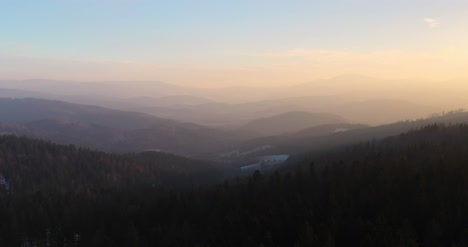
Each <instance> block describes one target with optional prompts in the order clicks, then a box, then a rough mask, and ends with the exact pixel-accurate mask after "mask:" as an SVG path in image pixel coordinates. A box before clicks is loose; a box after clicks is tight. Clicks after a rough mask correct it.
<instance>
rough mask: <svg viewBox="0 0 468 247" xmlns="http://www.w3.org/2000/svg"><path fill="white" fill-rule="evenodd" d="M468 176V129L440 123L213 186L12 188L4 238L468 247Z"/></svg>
mask: <svg viewBox="0 0 468 247" xmlns="http://www.w3.org/2000/svg"><path fill="white" fill-rule="evenodd" d="M7 139H8V138H7ZM13 140H14V142H12V143H21V142H18V141H19V140H18V139H13ZM15 148H17V149H18V150H21V149H22V148H24V147H21V145H18V146H16V147H15ZM63 149H64V150H70V151H72V150H73V149H68V148H63ZM26 150H28V149H26ZM19 153H23V154H24V153H26V152H19ZM89 154H91V153H89ZM96 155H97V154H96ZM3 157H5V156H3ZM56 157H60V156H59V155H56ZM18 158H21V157H20V156H19V157H18ZM23 158H24V157H23ZM65 160H66V159H65ZM467 181H468V126H467V125H457V126H450V127H444V126H439V125H431V126H427V127H425V128H422V129H420V130H417V131H411V132H409V133H406V134H402V135H399V136H395V137H391V138H387V139H384V140H382V141H373V142H367V143H362V144H358V145H354V146H351V147H348V148H346V149H344V150H338V151H334V152H331V153H327V154H322V155H320V156H314V158H313V159H310V160H304V161H302V162H301V163H298V164H296V165H295V166H294V169H292V170H289V171H288V170H287V169H286V170H285V171H283V172H275V173H273V174H260V173H259V172H255V173H254V174H253V175H252V176H251V177H250V178H248V179H246V180H239V181H236V182H231V183H227V182H226V183H224V184H222V185H218V186H213V187H209V188H199V189H193V190H164V189H158V190H155V189H146V190H144V189H139V190H134V189H131V188H122V187H117V188H113V189H99V190H86V191H74V192H73V193H62V192H60V191H52V192H42V191H37V192H35V193H10V194H5V193H3V194H2V193H0V219H1V221H0V222H1V224H0V245H1V246H21V245H22V246H25V245H29V246H33V245H35V246H369V247H370V246H383V247H386V246H388V247H391V246H414V247H417V246H421V247H423V246H424V247H426V246H427V247H430V246H451V247H458V246H459V247H464V246H467V244H468V241H467V240H468V224H467V222H468V210H467V208H468V193H467V191H468V183H467Z"/></svg>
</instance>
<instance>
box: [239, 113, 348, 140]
mask: <svg viewBox="0 0 468 247" xmlns="http://www.w3.org/2000/svg"><path fill="white" fill-rule="evenodd" d="M344 122H346V120H345V119H343V118H342V117H340V116H338V115H334V114H329V113H310V112H302V111H294V112H286V113H282V114H279V115H275V116H272V117H268V118H260V119H256V120H253V121H250V122H249V123H247V124H245V125H243V126H242V127H241V128H240V129H239V131H244V132H247V133H249V132H251V133H257V134H258V135H262V136H271V135H279V134H285V133H291V132H296V131H299V130H302V129H306V128H311V127H314V126H318V125H324V124H336V123H344Z"/></svg>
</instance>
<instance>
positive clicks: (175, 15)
mask: <svg viewBox="0 0 468 247" xmlns="http://www.w3.org/2000/svg"><path fill="white" fill-rule="evenodd" d="M0 30H1V32H0V79H29V78H46V79H71V80H87V81H90V80H159V81H165V82H170V83H178V84H186V85H192V86H197V85H201V86H210V85H217V86H220V85H261V86H267V85H286V84H297V83H303V82H307V81H311V80H314V79H317V78H327V77H333V76H337V75H341V74H349V73H353V74H362V75H368V76H374V77H381V78H386V79H389V78H390V79H395V78H431V79H448V78H468V69H467V67H468V0H323V1H319V0H307V1H306V0H304V1H295V0H287V1H286V0H283V1H274V0H230V1H220V0H192V1H177V0H171V1H158V0H56V1H51V0H30V1H28V0H0Z"/></svg>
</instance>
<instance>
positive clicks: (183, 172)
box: [0, 136, 219, 193]
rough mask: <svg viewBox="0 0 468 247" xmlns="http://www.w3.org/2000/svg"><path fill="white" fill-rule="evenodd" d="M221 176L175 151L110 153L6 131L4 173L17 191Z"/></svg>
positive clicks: (0, 162) (178, 182) (1, 148)
mask: <svg viewBox="0 0 468 247" xmlns="http://www.w3.org/2000/svg"><path fill="white" fill-rule="evenodd" d="M218 175H219V174H218V173H217V170H216V169H215V168H214V166H212V165H211V164H208V163H204V162H201V161H195V160H191V159H187V158H183V157H179V156H175V155H171V154H165V153H156V152H145V153H140V154H126V155H117V154H107V153H103V152H98V151H93V150H89V149H83V148H77V147H75V146H64V145H58V144H53V143H50V142H45V141H41V140H34V139H29V138H24V137H16V136H0V176H1V178H3V180H4V184H6V185H8V187H9V189H8V190H12V191H15V193H18V192H26V191H38V190H51V189H54V190H58V191H67V190H77V189H94V188H109V187H112V188H122V187H126V188H128V187H160V186H188V185H192V184H200V183H205V182H208V181H211V182H213V181H215V178H217V176H218ZM5 187H6V186H3V189H5ZM1 189H2V185H0V190H1Z"/></svg>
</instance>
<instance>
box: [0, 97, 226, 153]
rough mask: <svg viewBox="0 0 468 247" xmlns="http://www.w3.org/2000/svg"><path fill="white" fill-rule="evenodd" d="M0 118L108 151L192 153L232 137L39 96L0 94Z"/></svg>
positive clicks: (50, 137) (30, 131) (29, 130)
mask: <svg viewBox="0 0 468 247" xmlns="http://www.w3.org/2000/svg"><path fill="white" fill-rule="evenodd" d="M0 123H4V124H7V125H9V126H4V129H13V130H14V131H16V132H17V133H18V134H20V135H21V133H28V134H30V135H32V136H33V137H38V138H44V139H48V140H52V141H56V142H59V143H63V144H76V145H84V146H89V147H92V148H98V149H100V150H103V151H111V152H139V151H142V150H146V149H159V150H161V151H165V152H173V153H178V154H184V155H195V154H200V153H204V152H208V151H212V150H213V149H216V148H217V147H222V146H223V145H224V144H225V143H227V142H228V141H230V140H232V139H235V137H233V136H230V135H229V134H228V133H225V132H222V131H219V130H214V129H210V128H207V127H203V126H199V125H196V124H192V123H182V122H177V121H174V120H169V119H163V118H158V117H155V116H152V115H148V114H143V113H137V112H129V111H119V110H111V109H107V108H103V107H97V106H89V105H78V104H71V103H65V102H61V101H50V100H41V99H4V98H3V99H0ZM11 125H13V126H11ZM14 125H17V126H16V129H15V126H14ZM18 125H19V126H18Z"/></svg>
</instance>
